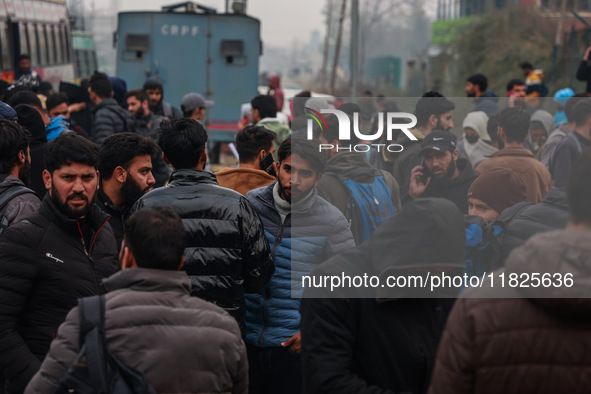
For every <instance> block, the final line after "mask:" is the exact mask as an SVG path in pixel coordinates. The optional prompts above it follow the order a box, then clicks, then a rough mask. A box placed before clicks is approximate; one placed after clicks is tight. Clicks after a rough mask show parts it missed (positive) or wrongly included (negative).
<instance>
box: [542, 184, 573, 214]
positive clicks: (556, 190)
mask: <svg viewBox="0 0 591 394" xmlns="http://www.w3.org/2000/svg"><path fill="white" fill-rule="evenodd" d="M544 202H546V203H548V204H551V205H555V206H557V207H559V208H562V209H564V210H568V201H567V199H566V189H565V188H564V187H553V188H552V189H550V190H549V191H548V193H547V194H546V197H544Z"/></svg>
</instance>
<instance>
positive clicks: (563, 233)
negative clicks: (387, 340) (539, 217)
mask: <svg viewBox="0 0 591 394" xmlns="http://www.w3.org/2000/svg"><path fill="white" fill-rule="evenodd" d="M590 268H591V231H589V230H576V229H566V230H558V231H552V232H547V233H543V234H537V235H535V236H533V237H532V238H531V239H530V240H529V241H528V242H526V243H525V244H524V245H523V246H521V247H520V248H517V249H515V250H514V251H513V253H512V254H511V256H509V260H507V263H506V266H505V268H504V269H503V270H502V271H500V272H499V271H497V279H496V282H495V283H494V288H491V286H490V283H488V281H487V282H485V283H484V284H483V286H482V288H478V289H469V290H467V291H466V298H461V299H459V300H457V301H456V305H455V306H454V308H453V310H452V312H451V314H450V316H449V319H448V321H447V326H446V328H445V332H444V333H443V336H442V339H441V344H440V346H439V352H438V354H437V362H436V365H435V370H434V373H433V378H432V381H431V387H430V390H429V393H431V394H440V393H441V394H443V393H450V394H451V393H453V394H462V393H482V394H487V393H506V394H511V393H587V392H588V391H589V383H588V382H589V381H590V380H591V358H590V357H589V348H588V343H589V333H590V331H591V319H590V318H589V316H591V299H590V298H589V293H590V291H591V288H590V283H591V282H590V281H589V272H591V270H590ZM501 272H504V273H505V277H506V278H507V280H508V275H511V274H518V275H521V274H526V275H529V277H530V278H532V274H538V275H539V277H542V275H543V274H550V275H551V276H552V277H553V278H554V275H555V274H556V273H561V274H562V275H563V278H564V275H565V274H567V273H570V274H572V276H573V286H572V287H567V286H565V285H564V282H563V284H562V285H558V284H559V283H558V282H557V280H556V279H553V280H552V283H556V284H557V285H556V286H554V285H553V286H549V287H547V286H539V287H531V286H530V287H529V288H527V287H517V288H514V287H510V286H507V283H506V285H505V287H504V288H501V286H500V282H499V281H498V274H500V273H501ZM530 283H535V281H533V280H532V281H530V282H528V284H530ZM468 297H470V298H468ZM492 297H495V298H492Z"/></svg>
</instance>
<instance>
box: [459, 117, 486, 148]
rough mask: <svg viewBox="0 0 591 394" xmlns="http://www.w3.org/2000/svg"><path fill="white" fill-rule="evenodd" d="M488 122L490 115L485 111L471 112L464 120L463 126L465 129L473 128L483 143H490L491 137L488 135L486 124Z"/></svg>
mask: <svg viewBox="0 0 591 394" xmlns="http://www.w3.org/2000/svg"><path fill="white" fill-rule="evenodd" d="M487 122H488V115H487V114H486V113H485V112H483V111H475V112H470V113H469V114H468V115H466V118H464V124H463V125H462V127H463V128H466V127H468V128H471V129H472V130H474V131H475V132H476V133H478V137H479V138H480V139H482V140H483V141H490V135H488V131H486V124H487Z"/></svg>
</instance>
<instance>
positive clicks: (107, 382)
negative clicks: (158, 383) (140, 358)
mask: <svg viewBox="0 0 591 394" xmlns="http://www.w3.org/2000/svg"><path fill="white" fill-rule="evenodd" d="M78 308H79V311H80V352H79V353H78V356H77V357H76V361H74V363H73V364H72V366H70V368H69V369H68V372H67V373H66V375H65V376H64V377H63V378H62V380H61V381H60V385H59V387H58V388H57V390H56V391H55V393H56V394H62V393H80V394H128V393H129V394H156V390H155V389H154V388H153V387H152V386H151V385H150V383H149V382H148V380H147V379H146V378H145V377H144V375H143V374H142V373H141V372H139V371H137V370H135V369H133V368H131V367H129V366H127V365H125V364H123V363H121V362H120V361H119V360H117V358H115V356H113V355H112V354H111V353H110V352H109V350H108V349H107V346H106V339H105V297H104V296H93V297H87V298H80V299H79V300H78Z"/></svg>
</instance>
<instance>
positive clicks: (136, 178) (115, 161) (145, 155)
mask: <svg viewBox="0 0 591 394" xmlns="http://www.w3.org/2000/svg"><path fill="white" fill-rule="evenodd" d="M157 153H158V146H157V145H156V143H155V142H154V141H152V140H151V139H149V138H147V137H142V136H140V135H138V134H135V133H118V134H113V135H112V136H109V137H107V138H106V139H105V140H104V141H103V144H102V145H101V151H100V155H99V166H98V170H99V173H100V174H101V179H100V189H99V191H98V192H97V202H96V203H97V205H98V206H99V207H100V208H101V209H102V210H103V211H104V212H105V213H107V214H109V215H110V216H111V220H110V221H109V224H110V225H111V228H112V229H113V233H114V234H115V239H116V240H117V248H118V249H119V248H121V241H122V240H123V234H124V232H125V220H126V219H127V218H128V217H129V211H130V210H131V207H133V204H135V202H136V201H137V200H139V198H140V197H141V196H143V195H144V194H146V193H147V192H149V191H150V190H151V189H152V188H153V187H154V183H155V180H154V176H153V175H152V158H153V157H154V156H156V154H157Z"/></svg>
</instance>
